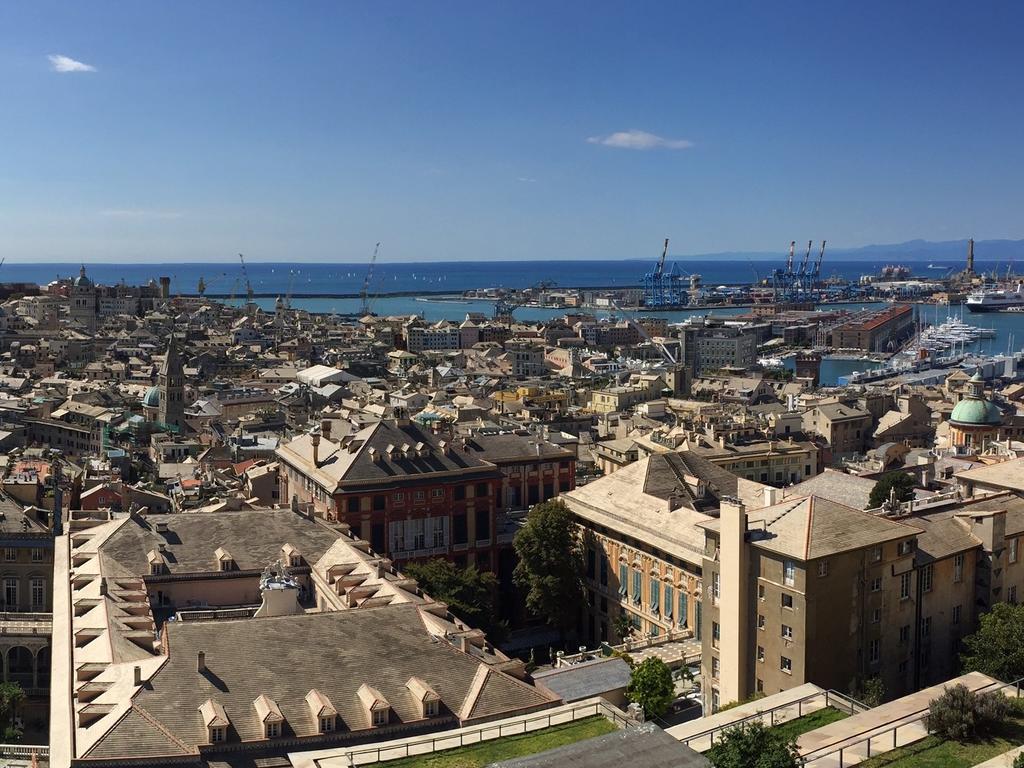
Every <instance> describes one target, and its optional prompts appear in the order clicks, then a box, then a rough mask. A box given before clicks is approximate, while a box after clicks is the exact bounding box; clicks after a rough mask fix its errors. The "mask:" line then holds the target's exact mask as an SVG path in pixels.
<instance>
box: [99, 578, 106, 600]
mask: <svg viewBox="0 0 1024 768" xmlns="http://www.w3.org/2000/svg"><path fill="white" fill-rule="evenodd" d="M106 594H107V580H106V579H105V578H103V577H102V576H101V577H100V597H106Z"/></svg>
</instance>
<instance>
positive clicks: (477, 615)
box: [403, 558, 506, 642]
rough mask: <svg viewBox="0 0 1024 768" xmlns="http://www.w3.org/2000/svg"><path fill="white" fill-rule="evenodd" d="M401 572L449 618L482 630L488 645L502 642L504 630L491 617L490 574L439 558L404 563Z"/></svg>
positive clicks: (494, 584)
mask: <svg viewBox="0 0 1024 768" xmlns="http://www.w3.org/2000/svg"><path fill="white" fill-rule="evenodd" d="M403 570H404V571H405V574H406V575H407V576H411V577H412V578H414V579H416V581H417V582H419V585H420V587H421V588H422V589H423V591H424V592H426V593H427V594H429V595H430V596H431V597H432V598H434V599H435V600H440V601H441V602H443V603H447V605H448V608H449V609H450V610H451V612H452V613H453V614H455V615H456V616H458V617H459V618H460V619H462V620H463V621H464V622H466V623H467V624H469V625H470V626H473V627H479V628H480V629H482V630H484V632H486V633H487V635H488V636H489V637H490V639H491V641H492V642H497V641H499V640H501V639H502V637H503V636H504V634H505V631H506V628H505V626H504V625H503V624H501V623H499V622H498V620H497V618H496V616H495V614H496V612H495V610H494V595H495V592H496V590H497V586H498V580H497V578H496V577H495V576H494V574H493V573H491V572H489V571H479V570H477V569H476V568H474V567H473V566H471V565H467V566H466V567H465V568H459V567H458V566H457V565H455V564H454V563H453V562H451V561H450V560H442V559H441V558H436V559H433V560H427V561H426V562H423V563H408V564H407V565H406V566H405V568H404V569H403Z"/></svg>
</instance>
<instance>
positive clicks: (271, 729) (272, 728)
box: [267, 723, 281, 739]
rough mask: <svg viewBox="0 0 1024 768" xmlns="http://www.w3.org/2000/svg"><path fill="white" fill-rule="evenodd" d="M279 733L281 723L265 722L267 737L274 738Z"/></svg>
mask: <svg viewBox="0 0 1024 768" xmlns="http://www.w3.org/2000/svg"><path fill="white" fill-rule="evenodd" d="M280 735H281V724H280V723H267V738H268V739H276V738H277V737H278V736H280Z"/></svg>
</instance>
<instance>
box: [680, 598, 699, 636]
mask: <svg viewBox="0 0 1024 768" xmlns="http://www.w3.org/2000/svg"><path fill="white" fill-rule="evenodd" d="M689 607H690V600H689V596H688V595H687V594H686V592H684V591H683V590H682V589H680V590H679V615H678V616H676V621H678V622H679V626H680V627H685V626H686V620H687V619H688V618H689V617H688V616H687V614H688V610H687V609H688V608H689ZM698 637H699V635H698Z"/></svg>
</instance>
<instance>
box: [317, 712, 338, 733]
mask: <svg viewBox="0 0 1024 768" xmlns="http://www.w3.org/2000/svg"><path fill="white" fill-rule="evenodd" d="M336 720H337V718H336V717H334V716H333V715H332V716H329V717H321V718H320V733H332V732H333V731H334V724H335V721H336Z"/></svg>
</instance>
